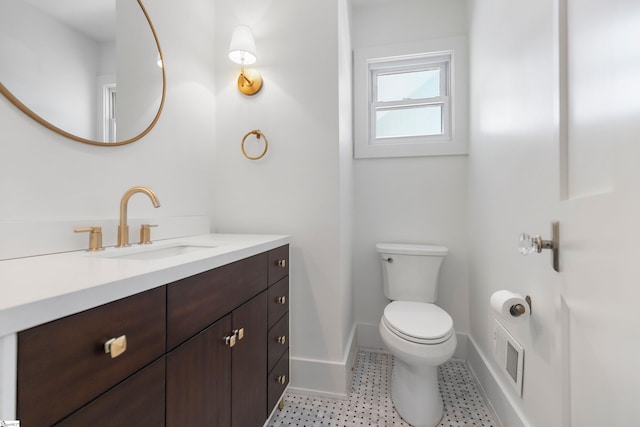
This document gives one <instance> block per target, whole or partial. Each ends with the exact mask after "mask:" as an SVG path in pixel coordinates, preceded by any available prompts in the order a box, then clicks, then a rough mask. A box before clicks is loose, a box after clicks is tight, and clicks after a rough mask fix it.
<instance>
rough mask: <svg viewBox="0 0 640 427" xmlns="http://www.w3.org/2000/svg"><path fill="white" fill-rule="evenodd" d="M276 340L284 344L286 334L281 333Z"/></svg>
mask: <svg viewBox="0 0 640 427" xmlns="http://www.w3.org/2000/svg"><path fill="white" fill-rule="evenodd" d="M276 341H277V342H278V344H282V345H285V344H286V343H287V336H286V335H281V336H279V337H278V338H276Z"/></svg>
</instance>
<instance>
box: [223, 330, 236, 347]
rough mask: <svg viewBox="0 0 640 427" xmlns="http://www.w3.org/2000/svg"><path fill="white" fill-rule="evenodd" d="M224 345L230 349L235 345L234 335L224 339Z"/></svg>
mask: <svg viewBox="0 0 640 427" xmlns="http://www.w3.org/2000/svg"><path fill="white" fill-rule="evenodd" d="M224 344H225V345H228V346H229V347H230V348H231V347H233V346H234V345H236V334H235V333H234V334H233V335H229V336H226V337H224Z"/></svg>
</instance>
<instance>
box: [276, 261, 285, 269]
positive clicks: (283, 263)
mask: <svg viewBox="0 0 640 427" xmlns="http://www.w3.org/2000/svg"><path fill="white" fill-rule="evenodd" d="M276 265H277V266H278V267H281V268H286V267H287V260H286V259H279V260H277V261H276Z"/></svg>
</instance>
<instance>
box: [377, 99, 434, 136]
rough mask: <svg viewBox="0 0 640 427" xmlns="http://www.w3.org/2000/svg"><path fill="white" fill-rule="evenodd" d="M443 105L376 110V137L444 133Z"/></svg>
mask: <svg viewBox="0 0 640 427" xmlns="http://www.w3.org/2000/svg"><path fill="white" fill-rule="evenodd" d="M443 133H444V132H443V129H442V105H421V106H416V107H408V108H396V109H386V110H377V111H376V138H394V137H403V136H424V135H442V134H443Z"/></svg>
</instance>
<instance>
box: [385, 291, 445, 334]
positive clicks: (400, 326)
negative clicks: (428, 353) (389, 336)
mask: <svg viewBox="0 0 640 427" xmlns="http://www.w3.org/2000/svg"><path fill="white" fill-rule="evenodd" d="M382 321H383V322H384V324H385V325H386V326H387V327H388V328H389V330H390V331H391V332H393V333H394V334H396V335H398V336H399V337H401V338H403V339H405V340H407V341H411V342H413V343H417V344H427V345H429V344H430V345H433V344H440V343H443V342H445V341H447V340H448V339H449V338H451V336H452V335H453V333H454V331H453V319H452V318H451V316H450V315H449V313H447V312H446V311H444V310H443V309H441V308H440V307H438V306H437V305H435V304H430V303H424V302H413V301H393V302H392V303H390V304H388V305H387V306H386V307H385V309H384V315H383V316H382Z"/></svg>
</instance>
